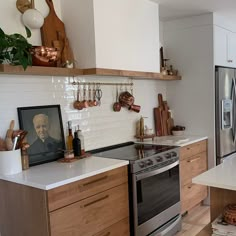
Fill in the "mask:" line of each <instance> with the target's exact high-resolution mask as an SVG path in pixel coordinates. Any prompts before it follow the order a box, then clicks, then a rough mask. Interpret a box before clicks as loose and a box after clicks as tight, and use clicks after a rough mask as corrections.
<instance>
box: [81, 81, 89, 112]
mask: <svg viewBox="0 0 236 236" xmlns="http://www.w3.org/2000/svg"><path fill="white" fill-rule="evenodd" d="M86 94H87V89H86V85H84V95H83V101H82V104H83V108H87V107H89V105H88V101H87V100H86V97H87V96H86Z"/></svg>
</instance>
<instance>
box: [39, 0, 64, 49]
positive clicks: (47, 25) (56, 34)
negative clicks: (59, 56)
mask: <svg viewBox="0 0 236 236" xmlns="http://www.w3.org/2000/svg"><path fill="white" fill-rule="evenodd" d="M46 3H47V4H48V6H49V14H48V16H47V17H46V18H45V19H44V24H43V26H42V27H41V37H42V45H43V46H47V47H54V46H53V41H56V40H59V41H60V43H61V45H62V46H61V47H62V48H61V51H62V50H63V46H64V41H65V38H66V33H65V26H64V23H63V22H62V21H61V20H60V19H59V18H58V16H57V14H56V12H55V9H54V5H53V2H52V0H46Z"/></svg>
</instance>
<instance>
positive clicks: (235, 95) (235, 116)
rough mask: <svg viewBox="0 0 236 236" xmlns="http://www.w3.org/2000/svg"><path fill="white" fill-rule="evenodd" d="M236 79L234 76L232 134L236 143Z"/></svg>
mask: <svg viewBox="0 0 236 236" xmlns="http://www.w3.org/2000/svg"><path fill="white" fill-rule="evenodd" d="M235 80H236V79H235V78H233V87H232V116H233V117H232V136H233V142H234V143H235V140H236V129H235V125H236V122H235V119H236V109H235V108H236V107H235V106H236V81H235Z"/></svg>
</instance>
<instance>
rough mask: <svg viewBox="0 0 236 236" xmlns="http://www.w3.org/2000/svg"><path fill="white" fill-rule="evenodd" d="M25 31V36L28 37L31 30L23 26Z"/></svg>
mask: <svg viewBox="0 0 236 236" xmlns="http://www.w3.org/2000/svg"><path fill="white" fill-rule="evenodd" d="M25 31H26V35H27V38H30V37H31V31H30V29H29V28H28V27H27V26H25Z"/></svg>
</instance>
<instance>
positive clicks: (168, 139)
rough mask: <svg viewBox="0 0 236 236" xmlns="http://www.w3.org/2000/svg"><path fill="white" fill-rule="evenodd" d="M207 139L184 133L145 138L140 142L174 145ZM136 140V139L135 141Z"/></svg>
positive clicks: (181, 145)
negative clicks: (182, 134) (181, 134)
mask: <svg viewBox="0 0 236 236" xmlns="http://www.w3.org/2000/svg"><path fill="white" fill-rule="evenodd" d="M205 139H207V137H206V136H195V135H191V136H190V135H184V136H173V135H169V136H161V137H155V138H154V140H153V141H152V139H145V140H144V141H143V142H142V143H147V144H160V145H174V146H180V147H183V146H186V145H189V144H192V143H195V142H198V141H202V140H205ZM136 142H137V141H136Z"/></svg>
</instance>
